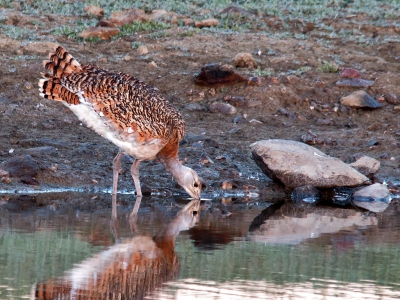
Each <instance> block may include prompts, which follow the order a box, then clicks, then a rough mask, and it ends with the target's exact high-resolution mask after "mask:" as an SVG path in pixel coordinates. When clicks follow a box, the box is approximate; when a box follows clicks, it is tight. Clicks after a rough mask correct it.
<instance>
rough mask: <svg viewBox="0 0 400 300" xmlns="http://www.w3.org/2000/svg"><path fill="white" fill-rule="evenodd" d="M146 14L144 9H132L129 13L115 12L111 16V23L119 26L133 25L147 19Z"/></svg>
mask: <svg viewBox="0 0 400 300" xmlns="http://www.w3.org/2000/svg"><path fill="white" fill-rule="evenodd" d="M145 15H146V12H145V11H144V10H143V9H139V8H132V9H130V10H127V11H113V12H112V13H111V14H110V22H112V23H114V24H115V25H117V26H121V25H126V24H131V23H132V22H133V21H142V20H144V19H145Z"/></svg>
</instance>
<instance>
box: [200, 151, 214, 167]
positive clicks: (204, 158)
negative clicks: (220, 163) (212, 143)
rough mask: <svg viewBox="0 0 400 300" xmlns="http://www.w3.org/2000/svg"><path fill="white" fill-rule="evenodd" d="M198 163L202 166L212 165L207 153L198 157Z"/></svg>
mask: <svg viewBox="0 0 400 300" xmlns="http://www.w3.org/2000/svg"><path fill="white" fill-rule="evenodd" d="M200 162H201V163H202V164H214V162H213V161H212V159H211V158H210V157H209V156H208V155H207V153H205V152H203V153H202V154H201V156H200Z"/></svg>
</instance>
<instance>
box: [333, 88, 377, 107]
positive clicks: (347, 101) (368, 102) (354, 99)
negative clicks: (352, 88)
mask: <svg viewBox="0 0 400 300" xmlns="http://www.w3.org/2000/svg"><path fill="white" fill-rule="evenodd" d="M340 103H342V104H343V105H346V106H350V107H368V108H380V107H382V104H380V103H379V102H378V101H376V100H375V99H374V98H373V97H371V96H370V95H369V94H368V93H367V92H365V91H362V90H361V91H356V92H354V93H352V94H350V95H348V96H346V97H343V98H341V99H340Z"/></svg>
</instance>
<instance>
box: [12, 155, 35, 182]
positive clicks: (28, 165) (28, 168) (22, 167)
mask: <svg viewBox="0 0 400 300" xmlns="http://www.w3.org/2000/svg"><path fill="white" fill-rule="evenodd" d="M4 169H5V170H6V171H7V172H9V174H10V177H21V176H23V175H29V176H35V175H36V174H37V172H38V171H39V166H38V165H37V164H36V162H35V161H34V160H33V158H32V156H30V155H22V156H18V157H14V158H11V159H9V160H7V161H6V162H5V165H4Z"/></svg>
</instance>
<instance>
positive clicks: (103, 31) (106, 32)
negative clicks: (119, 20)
mask: <svg viewBox="0 0 400 300" xmlns="http://www.w3.org/2000/svg"><path fill="white" fill-rule="evenodd" d="M119 32H120V30H119V28H118V27H104V26H99V27H89V28H88V29H86V30H84V31H82V32H81V33H80V34H79V36H80V37H81V38H83V39H89V38H92V37H98V38H100V39H102V40H106V41H108V40H110V39H111V37H112V36H115V35H117V34H118V33H119Z"/></svg>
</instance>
